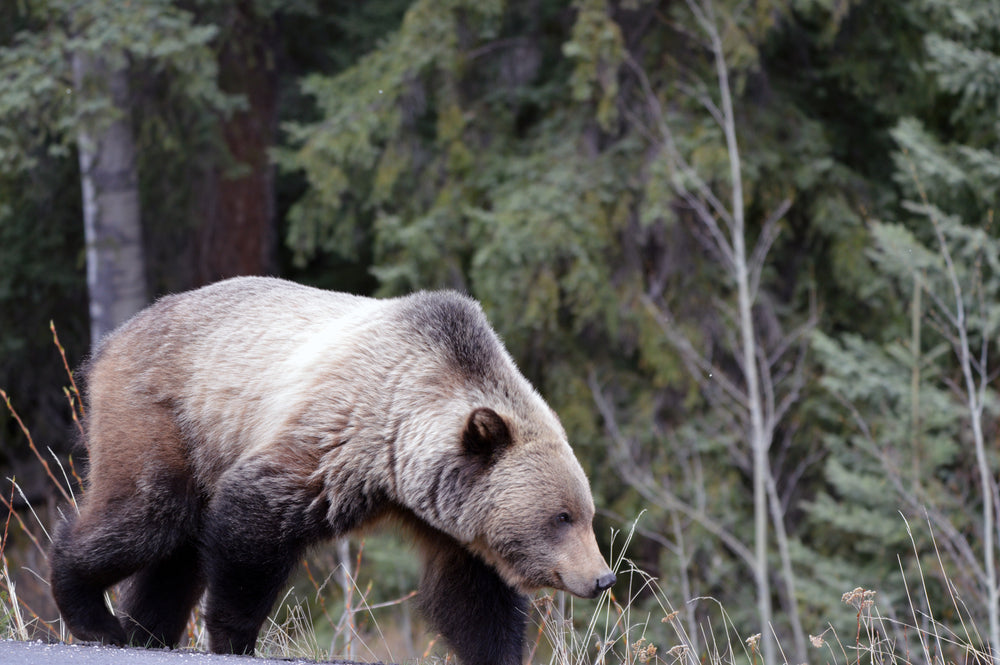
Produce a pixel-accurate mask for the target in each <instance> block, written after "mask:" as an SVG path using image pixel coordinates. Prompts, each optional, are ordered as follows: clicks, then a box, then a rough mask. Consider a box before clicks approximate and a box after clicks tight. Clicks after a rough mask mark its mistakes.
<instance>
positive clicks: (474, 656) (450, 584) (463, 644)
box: [418, 534, 528, 665]
mask: <svg viewBox="0 0 1000 665" xmlns="http://www.w3.org/2000/svg"><path fill="white" fill-rule="evenodd" d="M424 550H425V557H426V559H425V561H424V570H423V575H422V576H421V579H420V593H419V596H418V598H419V599H420V606H421V609H422V610H423V612H424V614H425V615H426V616H427V619H428V620H429V621H430V622H431V624H432V625H433V626H434V627H435V628H436V629H437V630H438V631H440V633H441V635H443V636H444V638H445V640H446V641H447V642H448V644H449V645H450V646H451V648H452V650H453V651H454V652H455V655H456V656H458V660H459V662H461V663H463V664H464V665H521V659H522V658H523V655H522V652H523V648H524V629H525V625H526V623H527V620H528V598H527V597H526V596H525V595H524V594H522V593H519V592H518V591H516V590H515V589H512V588H511V587H510V586H509V585H508V584H507V583H506V582H504V581H503V580H502V579H501V578H500V576H499V575H498V574H497V573H496V571H495V570H493V568H491V567H490V566H488V565H486V563H484V562H483V561H482V560H481V559H479V558H478V557H476V556H474V555H473V554H470V553H469V552H468V551H466V550H465V549H464V548H463V547H462V546H461V545H459V544H458V543H457V542H456V541H455V540H453V539H452V538H450V537H449V536H446V535H444V534H441V535H440V536H439V537H437V538H433V539H429V540H428V541H427V542H426V543H425V544H424Z"/></svg>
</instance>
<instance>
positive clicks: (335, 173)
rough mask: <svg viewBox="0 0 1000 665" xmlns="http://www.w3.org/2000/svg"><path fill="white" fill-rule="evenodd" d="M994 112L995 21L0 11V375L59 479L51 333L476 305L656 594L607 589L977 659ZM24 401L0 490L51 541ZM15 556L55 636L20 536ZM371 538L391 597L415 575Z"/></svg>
mask: <svg viewBox="0 0 1000 665" xmlns="http://www.w3.org/2000/svg"><path fill="white" fill-rule="evenodd" d="M998 118H1000V3H997V2H995V1H994V0H987V1H985V2H984V1H982V0H904V1H898V0H740V1H733V0H663V1H655V0H622V1H621V2H606V1H605V0H577V1H575V2H567V1H562V0H510V1H508V2H499V1H493V0H447V1H439V2H432V1H430V0H417V1H415V2H407V1H403V0H370V1H368V2H363V3H359V2H350V1H344V0H340V1H338V0H241V1H238V2H220V1H218V0H188V1H184V2H180V1H168V0H130V2H127V3H124V2H111V1H109V0H93V1H90V2H76V1H74V0H5V1H4V2H3V3H0V330H2V334H0V388H3V389H4V390H5V394H6V395H8V396H9V398H10V400H11V402H10V403H11V405H12V406H13V407H14V409H16V412H17V414H19V416H20V418H21V419H22V420H23V422H24V423H26V424H27V426H28V427H29V428H30V430H31V432H32V434H33V439H34V441H35V442H37V443H38V446H39V447H40V448H41V449H42V450H43V456H46V457H47V454H45V452H44V451H45V449H51V451H52V453H53V454H54V455H55V456H56V457H57V458H59V459H60V460H61V461H63V462H65V460H67V459H68V458H69V457H70V455H71V454H73V453H74V449H73V447H72V446H73V441H74V434H73V432H74V429H75V428H74V425H73V422H72V409H71V407H70V406H69V405H68V404H67V400H66V395H65V394H64V392H63V390H62V387H63V386H64V385H66V384H67V383H68V379H67V377H66V374H65V370H64V369H63V364H62V359H61V358H60V356H59V353H58V351H57V349H56V348H55V346H54V345H53V343H52V333H51V332H50V326H49V323H50V321H51V322H53V323H54V325H55V328H56V329H57V330H58V334H59V337H60V339H61V341H62V344H63V346H64V347H65V349H66V353H67V355H68V357H69V359H70V364H71V365H72V366H76V365H78V364H79V363H80V362H82V361H83V360H84V359H85V358H86V356H87V353H88V350H89V349H90V347H91V344H92V342H93V340H94V339H96V338H98V337H99V336H100V335H101V334H103V333H104V332H106V331H107V330H109V329H111V328H113V327H114V325H116V324H117V323H118V322H120V321H121V320H123V319H124V318H125V317H127V316H128V315H129V314H130V313H132V312H134V311H135V310H136V309H137V308H139V307H141V306H142V305H143V304H145V303H148V302H149V301H151V300H152V299H153V298H155V297H157V296H159V295H161V294H164V293H168V292H173V291H178V290H183V289H188V288H193V287H196V286H199V285H201V284H205V283H208V282H211V281H215V280H217V279H222V278H225V277H229V276H233V275H240V274H273V275H280V276H284V277H287V278H290V279H294V280H296V281H299V282H302V283H306V284H312V285H316V286H320V287H323V288H330V289H337V290H345V291H351V292H355V293H362V294H373V295H378V296H388V295H395V294H401V293H406V292H409V291H412V290H414V289H422V288H454V289H459V290H461V291H465V292H468V293H470V294H471V295H473V296H474V297H476V298H478V299H479V300H480V301H481V302H482V303H483V306H484V308H485V310H486V312H487V314H488V316H489V317H490V319H491V321H492V322H493V323H494V325H495V326H496V328H497V330H498V332H499V333H500V334H501V336H502V337H503V339H504V340H505V342H506V344H507V345H508V347H509V348H510V350H511V352H512V353H513V355H514V356H515V358H516V360H517V361H518V363H519V365H520V367H521V368H522V369H523V371H524V372H525V374H526V375H527V376H528V377H529V378H530V379H531V380H532V381H533V382H534V383H535V385H536V386H537V387H538V388H539V390H540V391H541V392H542V394H543V395H544V396H545V397H546V399H547V400H548V401H549V402H550V403H551V404H552V406H553V407H554V408H555V409H556V411H557V412H558V413H559V414H560V416H561V418H562V420H563V422H564V424H565V426H566V429H567V431H568V433H569V436H570V439H571V441H572V443H573V445H574V447H575V449H576V451H577V453H578V455H579V456H580V458H581V460H582V462H583V464H584V466H585V467H586V468H587V471H588V473H589V475H590V477H591V479H592V483H593V489H594V494H595V499H596V502H597V504H598V508H599V514H598V518H597V522H596V526H597V530H598V533H599V537H600V539H601V541H602V545H603V546H604V547H612V548H614V547H621V546H622V543H623V538H622V537H621V535H620V534H619V536H618V537H617V540H616V541H615V542H614V543H612V542H611V541H612V538H611V534H612V532H613V531H615V530H617V531H619V532H622V531H624V532H629V531H630V530H634V533H633V536H632V538H631V539H630V540H629V541H628V547H627V550H626V551H625V552H620V551H619V552H617V553H616V554H615V556H618V555H620V554H625V555H626V556H627V557H628V559H629V560H630V561H632V562H634V564H635V566H636V567H638V568H640V569H642V570H643V571H646V572H647V573H648V574H649V575H652V576H654V577H655V578H656V579H657V580H658V585H659V589H660V591H659V592H657V593H655V594H654V593H651V592H650V589H649V587H648V585H647V586H645V587H643V588H641V589H640V588H639V587H640V586H642V585H638V586H637V587H635V588H633V587H630V586H628V585H627V584H619V585H618V587H617V588H616V595H617V597H618V598H619V600H621V599H627V602H628V603H631V606H634V607H641V606H643V604H644V603H645V604H646V605H648V606H649V607H650V608H654V609H655V608H656V605H657V602H660V603H662V602H663V599H664V598H665V599H668V602H669V603H670V607H671V608H672V609H676V610H678V614H677V615H672V616H669V617H668V620H667V623H674V625H675V626H680V627H681V629H682V632H683V633H684V634H685V635H687V639H688V641H689V642H690V646H691V647H693V648H694V650H695V651H697V649H698V648H707V647H709V646H711V644H712V642H713V639H712V637H711V636H713V635H718V634H719V633H720V631H721V633H722V634H725V633H726V631H727V629H732V630H734V631H735V632H736V633H738V634H739V635H741V636H752V635H753V634H754V633H762V637H761V642H760V643H759V644H757V645H756V646H754V647H753V649H755V650H759V654H760V657H761V658H763V661H764V662H766V663H768V664H770V663H774V662H780V660H787V661H788V662H796V663H798V662H808V661H810V660H820V659H825V658H826V656H817V655H815V653H816V652H813V651H811V650H812V649H815V648H816V647H815V645H816V644H817V642H816V641H815V640H814V641H813V643H812V645H811V644H810V643H809V640H808V639H807V636H813V635H824V636H825V637H826V638H827V639H829V638H830V637H831V636H832V633H831V631H836V633H835V634H837V635H840V636H845V635H846V636H847V639H846V640H845V641H847V642H849V643H853V641H854V640H853V634H854V631H855V624H856V623H857V621H858V617H860V613H861V612H862V610H863V608H862V603H860V602H859V603H857V604H856V608H857V609H856V610H855V609H853V608H851V607H849V606H845V605H844V603H843V602H842V594H844V593H845V592H847V591H850V590H852V589H854V588H855V587H862V588H863V589H866V590H871V591H876V592H877V596H876V598H877V608H878V611H879V612H881V615H883V616H884V617H885V618H886V619H887V621H888V623H887V625H888V626H889V628H887V629H886V631H885V639H886V640H891V641H894V642H895V643H897V645H898V648H899V649H900V653H906V654H908V656H907V659H908V660H909V659H911V658H912V659H913V660H914V661H915V662H930V661H932V660H937V659H944V660H958V659H960V658H961V659H963V660H968V659H969V658H970V655H969V654H970V653H971V654H974V655H975V656H976V657H979V658H985V659H986V660H984V661H983V662H988V658H989V656H984V655H983V654H986V653H989V651H990V649H992V653H993V654H997V653H1000V619H998V613H1000V603H998V598H1000V596H998V594H1000V591H998V581H997V572H996V568H997V565H998V560H997V554H996V552H997V546H998V545H1000V542H998V533H1000V529H998V528H997V520H996V515H998V514H1000V505H998V504H1000V496H998V491H997V472H998V464H1000V455H998V447H1000V446H998V441H1000V429H998V425H1000V421H998V416H1000V413H998V404H997V400H996V390H995V377H996V375H997V368H998V367H1000V364H998V361H997V360H996V354H997V353H998V352H1000V348H998V343H1000V338H998V332H1000V311H998V309H997V302H998V296H1000V253H998V248H1000V240H998V238H1000V234H998V229H997V227H996V225H995V224H994V223H993V214H994V209H995V206H996V201H997V193H998V185H1000V155H998V139H1000V124H998ZM88 283H89V285H90V288H89V289H88ZM248 334H252V331H248ZM14 409H5V410H2V411H0V466H2V470H3V476H4V477H6V478H16V481H17V485H18V487H19V488H20V493H16V492H13V490H12V486H11V483H9V482H7V481H4V483H3V486H2V492H0V494H3V495H4V496H5V497H9V498H10V499H12V500H13V504H14V507H15V508H16V509H17V510H18V511H19V515H20V514H23V515H27V514H28V510H29V504H30V505H31V506H34V507H36V509H37V510H38V511H40V512H41V513H42V515H43V517H42V518H41V523H43V524H45V525H46V526H47V525H48V524H49V523H50V522H51V521H52V520H53V519H54V515H55V514H56V506H57V505H58V496H59V495H58V493H57V492H56V491H55V489H54V487H53V484H52V482H51V481H50V479H49V478H47V477H46V475H45V473H44V468H43V466H42V465H41V464H40V463H39V462H38V460H37V458H36V457H35V456H34V454H33V452H32V451H31V449H30V447H29V445H28V442H27V439H26V437H25V434H24V431H23V430H22V428H21V427H20V425H19V423H18V422H17V420H16V418H15V416H14V413H15V411H14ZM75 457H76V458H79V457H80V451H79V450H77V451H75ZM49 459H51V458H49ZM78 461H79V460H78ZM81 464H82V462H81ZM637 519H638V521H636V520H637ZM27 521H28V522H29V526H28V529H29V530H34V531H35V532H36V533H38V534H41V530H40V526H37V525H36V526H34V527H32V526H30V524H31V521H30V520H27ZM39 537H40V536H39ZM349 547H351V548H353V549H347V550H345V549H344V547H343V546H341V547H339V548H337V551H338V553H339V558H335V557H334V556H333V555H332V554H331V555H327V557H328V558H327V560H326V561H327V562H328V563H329V567H328V568H329V569H328V570H327V571H326V572H330V571H331V570H333V569H335V568H336V566H337V561H338V560H339V561H341V562H345V563H350V562H351V561H360V560H361V556H360V554H359V550H360V549H361V547H360V543H358V542H355V543H354V544H353V545H351V546H349ZM4 553H5V557H6V559H7V560H8V561H9V562H10V563H11V567H12V570H13V571H14V573H13V574H14V575H15V579H18V580H19V590H20V596H21V598H22V599H25V602H26V603H29V604H30V605H31V608H32V610H31V611H32V612H33V613H34V614H37V616H38V617H40V618H43V619H45V620H46V621H54V620H55V617H56V613H55V611H54V609H53V608H52V606H51V604H49V603H50V601H48V600H47V599H46V594H45V588H44V586H45V585H44V583H42V582H41V581H40V580H39V576H41V577H44V571H45V563H44V559H43V557H42V555H41V554H40V552H39V551H38V549H37V548H34V547H32V546H31V545H30V542H29V541H28V539H27V537H26V534H23V533H20V532H19V531H18V529H16V528H14V527H13V526H12V527H11V529H10V531H9V534H8V535H7V536H6V537H5V541H4ZM364 553H365V555H364V563H363V565H362V566H361V567H360V568H357V567H356V568H355V569H354V573H352V574H353V575H355V578H354V579H355V581H356V583H357V584H358V585H361V586H362V587H363V586H364V584H365V580H366V579H370V580H373V587H372V588H371V589H369V591H368V592H367V593H368V596H369V600H370V601H371V603H373V604H374V603H378V602H380V600H385V599H392V598H396V597H399V596H405V595H406V594H407V593H408V592H409V591H410V590H411V589H412V588H414V586H415V579H416V573H415V564H414V563H413V562H412V561H411V557H410V555H408V554H407V553H406V552H405V550H402V549H393V546H390V545H384V546H383V545H380V547H379V548H373V547H371V546H369V547H367V548H366V549H365V550H364ZM355 555H357V558H355ZM317 556H319V555H317ZM310 570H312V569H311V568H310ZM19 571H27V572H23V574H22V573H21V572H19ZM32 571H33V572H32ZM326 572H323V574H326ZM34 573H38V575H35V574H34ZM317 574H318V573H317ZM18 575H20V576H18ZM348 587H349V585H346V584H345V585H344V588H345V589H347V592H346V593H345V594H344V595H343V596H338V593H337V591H336V589H334V588H331V589H330V595H331V600H330V601H329V602H330V603H331V604H334V603H338V602H339V603H341V604H343V603H345V601H347V600H348V596H349V595H350V589H349V588H348ZM307 595H308V594H307ZM866 598H870V596H868V597H866ZM657 599H659V600H657ZM310 602H312V603H313V604H315V603H317V602H319V601H317V599H316V598H313V599H312V600H311V601H310ZM324 602H325V601H324ZM623 602H626V601H623ZM407 606H408V605H407V604H406V603H403V604H402V605H397V604H393V605H391V606H389V607H388V608H386V609H385V610H383V612H384V613H385V614H384V618H383V619H382V622H383V623H385V624H386V625H389V624H392V625H397V624H400V625H404V626H409V623H408V622H409V614H408V611H407V610H406V609H405V608H406V607H407ZM720 607H722V608H724V610H725V615H724V617H725V618H720V615H719V612H720V610H719V608H720ZM870 608H871V606H870V605H866V606H864V611H868V612H870V611H871V609H870ZM324 611H326V609H325V606H324ZM667 623H664V624H663V625H661V624H660V622H659V619H657V618H655V617H654V620H653V621H651V622H650V623H649V625H648V626H647V627H646V629H647V630H646V633H644V634H645V635H646V638H647V639H648V640H650V641H651V642H656V643H659V644H661V645H662V648H663V649H664V650H665V649H666V648H667V647H669V645H670V644H671V639H675V640H676V638H671V637H670V636H668V635H667V634H666V633H664V632H658V631H666V630H667ZM400 630H401V632H406V631H408V630H409V628H406V629H405V630H404V629H400ZM949 631H950V632H949ZM929 635H937V637H938V639H937V640H936V641H935V640H931V639H923V638H924V636H929ZM942 635H950V636H951V637H942ZM775 638H776V639H775ZM410 639H411V640H412V637H411V638H410ZM737 644H739V642H737ZM776 645H777V646H780V651H776V648H777V646H776ZM407 649H408V651H407V650H406V649H404V650H403V651H402V652H397V654H400V653H402V655H397V657H400V658H402V657H404V656H406V655H407V654H412V653H416V654H419V652H420V651H421V650H422V649H421V648H420V647H419V646H418V647H416V648H415V647H413V645H412V643H411V644H410V646H409V647H407ZM414 649H415V651H414ZM756 653H757V652H756V651H754V653H751V654H750V657H754V655H755V654H756ZM823 653H826V652H823ZM633 655H634V654H633ZM646 655H647V656H648V655H649V653H648V652H647V653H646ZM675 655H676V654H675ZM661 656H663V657H665V653H661ZM692 658H693V659H692V660H691V662H692V663H693V662H695V661H696V660H698V657H696V656H695V657H692ZM994 658H995V656H994ZM835 660H836V659H835ZM994 662H995V661H994Z"/></svg>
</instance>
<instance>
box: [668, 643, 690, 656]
mask: <svg viewBox="0 0 1000 665" xmlns="http://www.w3.org/2000/svg"><path fill="white" fill-rule="evenodd" d="M688 651H689V649H688V646H687V645H686V644H678V645H677V646H675V647H671V648H670V650H669V651H667V655H668V656H673V657H674V658H677V659H680V658H683V657H684V656H686V655H687V652H688Z"/></svg>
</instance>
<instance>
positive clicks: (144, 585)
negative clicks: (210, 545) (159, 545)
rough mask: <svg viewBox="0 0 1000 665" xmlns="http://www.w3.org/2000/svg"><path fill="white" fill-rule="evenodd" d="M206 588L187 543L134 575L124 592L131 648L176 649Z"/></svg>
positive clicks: (191, 545) (192, 546) (193, 550)
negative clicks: (154, 647) (192, 611)
mask: <svg viewBox="0 0 1000 665" xmlns="http://www.w3.org/2000/svg"><path fill="white" fill-rule="evenodd" d="M204 588H205V579H204V575H203V574H202V571H201V566H200V563H199V557H198V550H197V547H196V546H195V544H194V543H193V542H187V543H184V544H183V545H181V546H180V547H179V548H178V549H176V550H175V551H174V552H173V553H171V554H170V556H168V557H166V558H165V559H163V560H162V561H159V562H157V563H155V564H153V565H151V566H148V567H146V568H144V569H142V570H140V571H139V572H138V573H136V574H135V575H133V576H132V577H131V578H130V579H129V580H128V582H127V583H126V584H125V585H123V588H122V590H121V602H120V605H121V607H122V614H123V616H122V626H123V628H124V629H125V633H126V635H127V636H128V641H129V643H130V644H134V645H137V646H157V647H175V646H177V643H178V642H180V639H181V636H182V635H183V633H184V627H185V626H186V625H187V622H188V618H189V617H190V616H191V610H192V608H193V607H194V605H195V603H197V602H198V598H200V597H201V593H202V591H203V590H204Z"/></svg>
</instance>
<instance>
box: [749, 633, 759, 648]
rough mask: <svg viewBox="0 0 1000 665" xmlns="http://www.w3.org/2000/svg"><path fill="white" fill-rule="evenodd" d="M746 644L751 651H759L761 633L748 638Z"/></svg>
mask: <svg viewBox="0 0 1000 665" xmlns="http://www.w3.org/2000/svg"><path fill="white" fill-rule="evenodd" d="M746 642H747V646H748V647H750V650H751V651H757V647H758V646H760V633H757V634H756V635H751V636H750V637H748V638H747V640H746Z"/></svg>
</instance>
